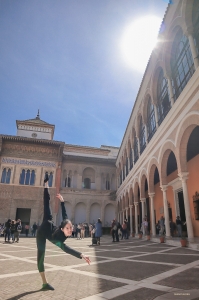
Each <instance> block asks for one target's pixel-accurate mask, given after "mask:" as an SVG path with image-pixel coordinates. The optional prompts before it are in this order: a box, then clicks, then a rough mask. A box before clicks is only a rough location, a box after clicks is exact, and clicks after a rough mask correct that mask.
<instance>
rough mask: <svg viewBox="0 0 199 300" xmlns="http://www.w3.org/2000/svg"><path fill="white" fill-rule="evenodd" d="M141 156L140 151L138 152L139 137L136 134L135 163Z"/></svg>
mask: <svg viewBox="0 0 199 300" xmlns="http://www.w3.org/2000/svg"><path fill="white" fill-rule="evenodd" d="M138 158H139V153H138V139H137V137H136V136H135V138H134V164H135V163H136V161H137V160H138Z"/></svg>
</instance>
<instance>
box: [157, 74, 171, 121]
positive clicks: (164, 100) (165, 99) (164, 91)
mask: <svg viewBox="0 0 199 300" xmlns="http://www.w3.org/2000/svg"><path fill="white" fill-rule="evenodd" d="M157 98H158V104H157V109H158V124H159V125H160V124H161V123H162V121H163V120H164V118H165V117H166V115H167V114H168V112H169V110H170V108H171V104H170V100H169V93H168V83H167V80H166V78H165V77H164V74H163V70H161V72H160V74H159V76H158V86H157Z"/></svg>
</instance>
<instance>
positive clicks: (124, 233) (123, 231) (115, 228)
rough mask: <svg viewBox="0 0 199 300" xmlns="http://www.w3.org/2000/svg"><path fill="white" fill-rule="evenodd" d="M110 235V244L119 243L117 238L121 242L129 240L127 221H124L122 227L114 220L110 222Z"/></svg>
mask: <svg viewBox="0 0 199 300" xmlns="http://www.w3.org/2000/svg"><path fill="white" fill-rule="evenodd" d="M111 235H112V242H119V236H120V238H121V240H123V239H127V240H128V238H129V226H128V220H127V219H125V220H124V222H123V223H122V225H121V224H120V222H118V221H117V220H116V219H114V220H113V221H112V224H111Z"/></svg>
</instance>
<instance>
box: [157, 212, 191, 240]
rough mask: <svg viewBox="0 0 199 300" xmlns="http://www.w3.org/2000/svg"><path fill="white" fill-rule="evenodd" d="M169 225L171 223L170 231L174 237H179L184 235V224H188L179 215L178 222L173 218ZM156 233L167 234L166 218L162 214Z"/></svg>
mask: <svg viewBox="0 0 199 300" xmlns="http://www.w3.org/2000/svg"><path fill="white" fill-rule="evenodd" d="M169 225H170V233H171V236H172V237H174V236H176V235H177V236H178V237H182V225H186V223H183V222H182V220H181V219H180V217H179V216H177V218H176V222H173V220H172V219H171V220H170V222H169ZM156 234H157V235H164V234H166V227H165V219H164V217H163V216H161V218H160V220H159V221H158V223H157V224H156Z"/></svg>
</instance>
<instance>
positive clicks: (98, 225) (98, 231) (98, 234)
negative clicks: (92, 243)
mask: <svg viewBox="0 0 199 300" xmlns="http://www.w3.org/2000/svg"><path fill="white" fill-rule="evenodd" d="M101 236H102V222H101V220H100V218H99V219H98V220H97V223H96V224H95V237H96V238H97V245H100V238H101Z"/></svg>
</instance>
